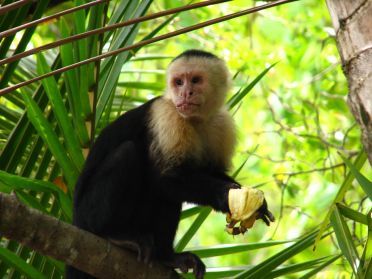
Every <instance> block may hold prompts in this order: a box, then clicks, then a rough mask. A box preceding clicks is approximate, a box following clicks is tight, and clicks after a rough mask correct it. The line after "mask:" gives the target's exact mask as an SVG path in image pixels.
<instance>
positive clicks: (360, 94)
mask: <svg viewBox="0 0 372 279" xmlns="http://www.w3.org/2000/svg"><path fill="white" fill-rule="evenodd" d="M326 1H327V5H328V10H329V13H330V15H331V17H332V21H333V26H334V28H335V31H336V40H337V46H338V51H339V53H340V56H341V61H342V69H343V71H344V74H345V76H346V77H347V80H348V84H349V95H348V104H349V107H350V108H351V111H352V113H353V114H354V117H355V119H356V120H357V122H358V124H359V126H360V128H361V131H362V142H363V145H364V148H365V150H366V152H367V155H368V159H369V162H370V164H371V165H372V0H326Z"/></svg>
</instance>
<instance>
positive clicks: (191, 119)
mask: <svg viewBox="0 0 372 279" xmlns="http://www.w3.org/2000/svg"><path fill="white" fill-rule="evenodd" d="M229 83H230V77H229V74H228V71H227V68H226V65H225V63H224V61H223V60H221V59H219V58H218V57H216V56H215V55H213V54H211V53H209V52H205V51H201V50H188V51H185V52H183V53H182V54H180V55H179V56H177V57H176V58H175V59H174V60H173V61H172V62H171V63H170V65H169V67H168V71H167V87H166V92H165V94H164V96H162V97H157V98H154V99H152V100H150V101H149V102H147V103H145V104H143V105H141V106H140V107H138V108H136V109H133V110H130V111H128V112H126V113H125V114H123V115H122V116H121V117H119V118H118V119H117V120H116V121H114V122H113V123H111V124H110V125H109V126H108V127H106V128H105V129H104V130H103V131H102V133H101V134H100V136H99V137H98V138H97V140H96V142H95V144H94V145H93V147H92V149H91V151H90V154H89V156H88V158H87V160H86V164H85V167H84V170H83V172H82V173H81V175H80V178H79V180H78V183H77V185H76V188H75V196H74V220H73V223H74V225H76V226H78V227H80V228H82V229H84V230H87V231H90V232H92V233H94V234H96V235H99V236H101V237H103V238H106V239H109V240H110V241H112V242H113V243H115V244H118V245H121V244H123V245H122V246H125V243H132V244H134V245H135V248H136V251H137V252H138V255H139V258H140V259H141V260H144V261H145V262H146V263H148V262H149V261H150V260H152V259H156V260H158V261H161V262H163V263H164V264H166V265H168V266H171V267H173V268H180V269H181V271H184V272H186V271H187V270H188V269H190V268H191V269H193V272H194V274H195V277H196V278H198V279H200V278H203V276H204V273H205V266H204V264H203V262H202V261H201V260H200V259H199V258H198V257H197V256H196V255H194V254H192V253H188V252H185V253H175V252H174V250H173V240H174V237H175V233H176V229H177V225H178V222H179V219H180V212H181V206H182V203H183V202H190V203H196V204H199V205H207V206H211V207H213V208H214V209H215V210H217V211H221V212H224V213H230V209H229V199H228V194H229V191H230V189H239V188H240V185H239V184H238V183H237V182H236V181H235V180H234V179H232V178H231V177H229V176H228V175H227V174H226V171H227V170H228V168H229V166H230V161H231V157H232V154H233V150H234V144H235V132H234V124H233V120H232V118H231V116H230V115H229V114H228V112H227V110H226V109H225V107H224V101H225V96H226V92H227V90H228V88H229ZM256 216H257V217H256V218H257V219H263V220H264V221H265V223H267V224H268V223H269V222H270V221H273V216H272V214H271V213H270V212H269V211H268V209H267V205H266V202H264V203H263V205H262V206H261V207H260V208H259V209H258V210H257V215H256ZM68 278H70V279H72V278H93V277H90V276H89V275H87V274H85V273H82V272H80V271H78V270H75V269H72V268H70V269H69V271H68Z"/></svg>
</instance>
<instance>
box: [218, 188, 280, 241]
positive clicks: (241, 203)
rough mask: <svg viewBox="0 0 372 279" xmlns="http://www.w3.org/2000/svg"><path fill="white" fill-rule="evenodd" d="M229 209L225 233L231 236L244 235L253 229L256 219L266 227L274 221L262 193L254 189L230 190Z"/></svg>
mask: <svg viewBox="0 0 372 279" xmlns="http://www.w3.org/2000/svg"><path fill="white" fill-rule="evenodd" d="M229 209H230V213H227V215H226V222H227V225H226V228H225V231H226V232H227V233H229V234H231V235H238V234H244V233H245V232H246V231H247V230H248V229H250V228H252V227H253V225H254V223H255V222H256V220H257V219H262V220H263V221H264V222H265V223H266V225H268V226H269V225H270V222H274V220H275V218H274V216H273V214H272V213H271V212H270V211H269V210H268V208H267V203H266V200H265V197H264V193H263V192H262V191H260V190H257V189H254V188H249V187H243V188H241V189H231V190H230V191H229ZM237 224H238V226H236V225H237Z"/></svg>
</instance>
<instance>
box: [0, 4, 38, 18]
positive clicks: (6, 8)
mask: <svg viewBox="0 0 372 279" xmlns="http://www.w3.org/2000/svg"><path fill="white" fill-rule="evenodd" d="M31 1H32V0H19V1H17V2H14V3H11V4H9V5H5V6H2V7H0V15H2V14H5V13H7V12H9V11H11V10H14V9H16V8H19V7H22V6H23V5H26V4H27V3H28V2H31Z"/></svg>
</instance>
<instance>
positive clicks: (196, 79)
mask: <svg viewBox="0 0 372 279" xmlns="http://www.w3.org/2000/svg"><path fill="white" fill-rule="evenodd" d="M191 82H192V83H199V82H201V77H198V76H196V77H193V78H192V79H191Z"/></svg>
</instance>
